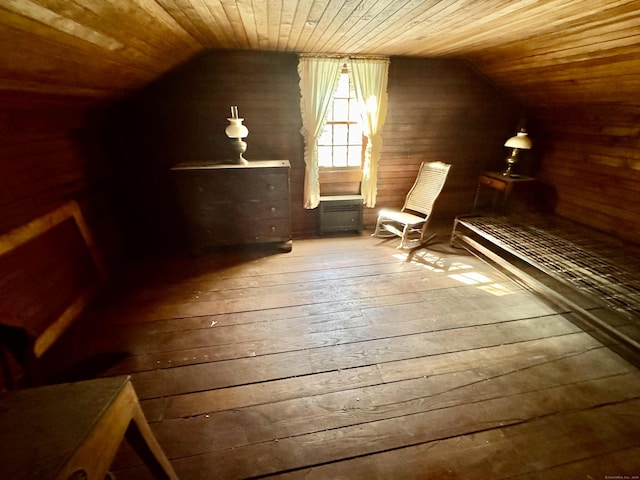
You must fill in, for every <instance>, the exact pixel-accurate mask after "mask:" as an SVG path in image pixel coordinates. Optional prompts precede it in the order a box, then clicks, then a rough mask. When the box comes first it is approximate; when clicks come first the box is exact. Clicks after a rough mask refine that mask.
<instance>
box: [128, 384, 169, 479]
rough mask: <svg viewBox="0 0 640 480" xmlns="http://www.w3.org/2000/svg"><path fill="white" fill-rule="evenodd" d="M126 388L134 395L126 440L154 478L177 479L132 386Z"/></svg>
mask: <svg viewBox="0 0 640 480" xmlns="http://www.w3.org/2000/svg"><path fill="white" fill-rule="evenodd" d="M127 388H129V389H130V390H131V394H132V395H133V396H134V397H136V398H135V404H134V407H133V415H132V418H131V422H130V423H129V427H128V428H127V432H126V434H125V437H126V439H127V441H128V442H129V444H130V445H131V446H132V447H133V449H134V450H135V451H136V453H137V454H138V455H139V456H140V458H141V459H142V460H143V461H144V463H145V465H147V467H149V469H150V470H151V472H152V473H153V475H154V476H155V477H156V478H158V479H163V480H178V476H177V475H176V473H175V471H174V470H173V467H172V466H171V463H169V459H168V458H167V457H166V455H165V454H164V452H163V451H162V448H161V447H160V445H159V444H158V441H157V440H156V437H155V436H154V435H153V432H152V431H151V428H150V427H149V424H148V423H147V419H146V418H145V416H144V413H143V412H142V409H141V408H140V404H139V403H138V399H137V396H136V394H135V391H134V389H133V386H132V385H131V384H129V385H127Z"/></svg>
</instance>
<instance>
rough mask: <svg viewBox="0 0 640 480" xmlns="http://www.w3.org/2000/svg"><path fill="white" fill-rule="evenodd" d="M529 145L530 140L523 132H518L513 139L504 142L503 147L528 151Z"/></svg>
mask: <svg viewBox="0 0 640 480" xmlns="http://www.w3.org/2000/svg"><path fill="white" fill-rule="evenodd" d="M531 145H532V143H531V139H530V138H529V136H528V135H527V132H525V131H524V130H521V131H519V132H518V133H517V134H516V135H515V136H514V137H511V138H510V139H509V140H507V141H506V142H504V146H505V147H509V148H519V149H521V150H529V149H531Z"/></svg>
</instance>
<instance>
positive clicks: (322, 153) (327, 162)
mask: <svg viewBox="0 0 640 480" xmlns="http://www.w3.org/2000/svg"><path fill="white" fill-rule="evenodd" d="M332 150H333V147H330V146H329V147H320V146H318V166H319V167H330V166H331V165H332V159H331V157H332V155H331V151H332Z"/></svg>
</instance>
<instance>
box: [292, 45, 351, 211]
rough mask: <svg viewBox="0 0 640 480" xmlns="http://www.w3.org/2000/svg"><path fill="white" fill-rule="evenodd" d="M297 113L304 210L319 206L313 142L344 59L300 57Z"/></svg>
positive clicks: (322, 123)
mask: <svg viewBox="0 0 640 480" xmlns="http://www.w3.org/2000/svg"><path fill="white" fill-rule="evenodd" d="M299 60H300V61H299V63H298V75H299V76H300V94H301V98H300V111H301V113H302V129H301V130H300V133H302V136H303V137H304V163H305V165H306V167H305V172H304V208H316V207H317V206H318V204H319V203H320V181H319V179H318V146H317V143H318V142H317V140H318V137H319V136H320V134H321V133H322V129H323V128H324V124H325V116H326V114H327V110H328V109H329V105H330V103H331V99H332V97H333V94H334V92H335V90H336V87H337V85H338V80H339V79H340V71H341V70H342V66H343V65H344V64H345V62H346V58H338V57H306V56H300V59H299Z"/></svg>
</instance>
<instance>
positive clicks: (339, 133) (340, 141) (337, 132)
mask: <svg viewBox="0 0 640 480" xmlns="http://www.w3.org/2000/svg"><path fill="white" fill-rule="evenodd" d="M348 127H349V126H348V125H345V124H340V125H334V126H333V144H334V145H347V143H348V142H347V134H348Z"/></svg>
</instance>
